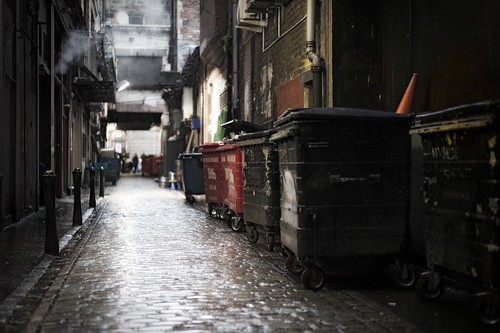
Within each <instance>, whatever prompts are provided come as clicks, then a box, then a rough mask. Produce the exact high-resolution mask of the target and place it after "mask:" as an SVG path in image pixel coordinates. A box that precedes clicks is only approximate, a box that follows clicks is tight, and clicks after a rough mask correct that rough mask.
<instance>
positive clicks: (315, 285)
mask: <svg viewBox="0 0 500 333" xmlns="http://www.w3.org/2000/svg"><path fill="white" fill-rule="evenodd" d="M301 280H302V284H303V285H304V287H306V288H307V289H311V290H314V291H317V290H320V289H321V288H323V286H324V285H325V283H326V278H325V273H324V272H323V270H322V269H321V268H319V267H317V266H313V265H311V266H309V267H306V268H305V269H304V271H303V272H302V276H301Z"/></svg>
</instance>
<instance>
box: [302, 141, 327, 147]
mask: <svg viewBox="0 0 500 333" xmlns="http://www.w3.org/2000/svg"><path fill="white" fill-rule="evenodd" d="M307 147H308V148H328V147H330V142H329V141H320V142H308V143H307Z"/></svg>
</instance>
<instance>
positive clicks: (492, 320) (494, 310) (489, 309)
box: [474, 296, 500, 325]
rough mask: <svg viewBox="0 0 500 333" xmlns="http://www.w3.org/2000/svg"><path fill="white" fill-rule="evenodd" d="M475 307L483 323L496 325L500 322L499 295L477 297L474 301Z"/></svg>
mask: <svg viewBox="0 0 500 333" xmlns="http://www.w3.org/2000/svg"><path fill="white" fill-rule="evenodd" d="M474 308H475V309H476V313H477V315H478V316H479V318H481V321H482V322H483V323H485V324H487V325H495V324H496V323H498V322H500V306H499V297H498V296H497V297H495V296H489V297H480V298H477V299H476V301H475V303H474Z"/></svg>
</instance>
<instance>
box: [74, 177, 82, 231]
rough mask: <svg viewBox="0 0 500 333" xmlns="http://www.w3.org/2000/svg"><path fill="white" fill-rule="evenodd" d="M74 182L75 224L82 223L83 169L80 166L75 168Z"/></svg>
mask: <svg viewBox="0 0 500 333" xmlns="http://www.w3.org/2000/svg"><path fill="white" fill-rule="evenodd" d="M73 183H74V184H75V190H74V192H75V198H74V199H75V200H74V204H73V226H78V225H82V200H81V199H82V198H81V187H82V171H81V170H80V169H78V168H76V169H75V170H73Z"/></svg>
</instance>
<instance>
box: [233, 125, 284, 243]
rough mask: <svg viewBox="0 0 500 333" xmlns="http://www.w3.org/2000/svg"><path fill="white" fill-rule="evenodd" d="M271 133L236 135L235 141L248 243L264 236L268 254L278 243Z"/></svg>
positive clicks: (277, 198)
mask: <svg viewBox="0 0 500 333" xmlns="http://www.w3.org/2000/svg"><path fill="white" fill-rule="evenodd" d="M274 132H275V131H274V130H267V131H260V132H255V133H250V134H245V135H241V136H239V137H238V138H237V139H236V140H235V142H236V145H237V146H240V147H241V150H242V154H243V217H244V221H245V227H246V232H247V238H248V240H249V241H250V242H251V243H256V242H257V241H258V240H259V233H263V235H264V236H265V238H264V243H265V244H266V245H267V247H268V250H269V251H273V249H274V246H275V244H276V243H277V242H279V219H280V178H279V177H280V174H279V167H278V149H277V145H276V144H275V143H272V142H270V140H269V139H270V137H271V134H273V133H274Z"/></svg>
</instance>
